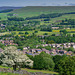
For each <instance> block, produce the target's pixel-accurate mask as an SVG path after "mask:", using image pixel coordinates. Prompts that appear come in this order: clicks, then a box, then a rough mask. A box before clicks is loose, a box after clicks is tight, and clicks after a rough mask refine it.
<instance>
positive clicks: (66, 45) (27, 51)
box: [23, 43, 75, 56]
mask: <svg viewBox="0 0 75 75" xmlns="http://www.w3.org/2000/svg"><path fill="white" fill-rule="evenodd" d="M39 46H40V45H37V46H36V48H38V47H39ZM42 46H43V47H46V46H50V47H51V50H46V49H45V48H42V49H30V48H29V47H24V48H23V53H25V54H28V55H32V56H35V55H39V54H40V53H41V52H45V53H48V54H51V55H53V56H55V55H63V54H66V55H72V54H73V52H72V51H66V50H64V49H65V48H70V47H73V48H74V49H75V43H63V44H42ZM59 48H60V50H59Z"/></svg>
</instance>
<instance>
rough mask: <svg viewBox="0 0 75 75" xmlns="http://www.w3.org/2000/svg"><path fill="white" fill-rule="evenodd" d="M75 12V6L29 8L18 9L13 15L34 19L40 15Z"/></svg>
mask: <svg viewBox="0 0 75 75" xmlns="http://www.w3.org/2000/svg"><path fill="white" fill-rule="evenodd" d="M74 11H75V7H74V6H60V7H59V6H28V7H24V8H21V9H16V10H14V11H12V12H11V13H16V14H18V16H20V17H21V16H22V17H32V16H38V15H40V14H50V13H66V12H74Z"/></svg>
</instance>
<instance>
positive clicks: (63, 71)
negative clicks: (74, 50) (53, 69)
mask: <svg viewBox="0 0 75 75" xmlns="http://www.w3.org/2000/svg"><path fill="white" fill-rule="evenodd" d="M58 69H59V70H58V71H59V74H60V75H75V56H72V57H71V56H68V57H66V58H64V59H63V60H60V61H59V63H58Z"/></svg>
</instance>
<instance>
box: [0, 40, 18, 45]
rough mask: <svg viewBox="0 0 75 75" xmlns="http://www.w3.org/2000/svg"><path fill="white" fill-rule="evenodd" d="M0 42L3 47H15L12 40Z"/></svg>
mask: <svg viewBox="0 0 75 75" xmlns="http://www.w3.org/2000/svg"><path fill="white" fill-rule="evenodd" d="M0 42H1V43H2V44H4V45H5V46H8V45H16V46H17V44H15V43H14V41H13V40H0Z"/></svg>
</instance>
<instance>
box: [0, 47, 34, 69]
mask: <svg viewBox="0 0 75 75" xmlns="http://www.w3.org/2000/svg"><path fill="white" fill-rule="evenodd" d="M0 62H1V63H0V64H1V65H3V66H9V67H13V69H14V70H16V67H17V66H19V68H20V67H22V66H24V65H25V66H29V67H32V66H33V61H32V60H30V59H29V57H27V56H26V55H25V54H23V52H21V51H18V50H17V48H16V47H14V46H10V47H6V48H5V50H4V51H3V52H2V53H0Z"/></svg>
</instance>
